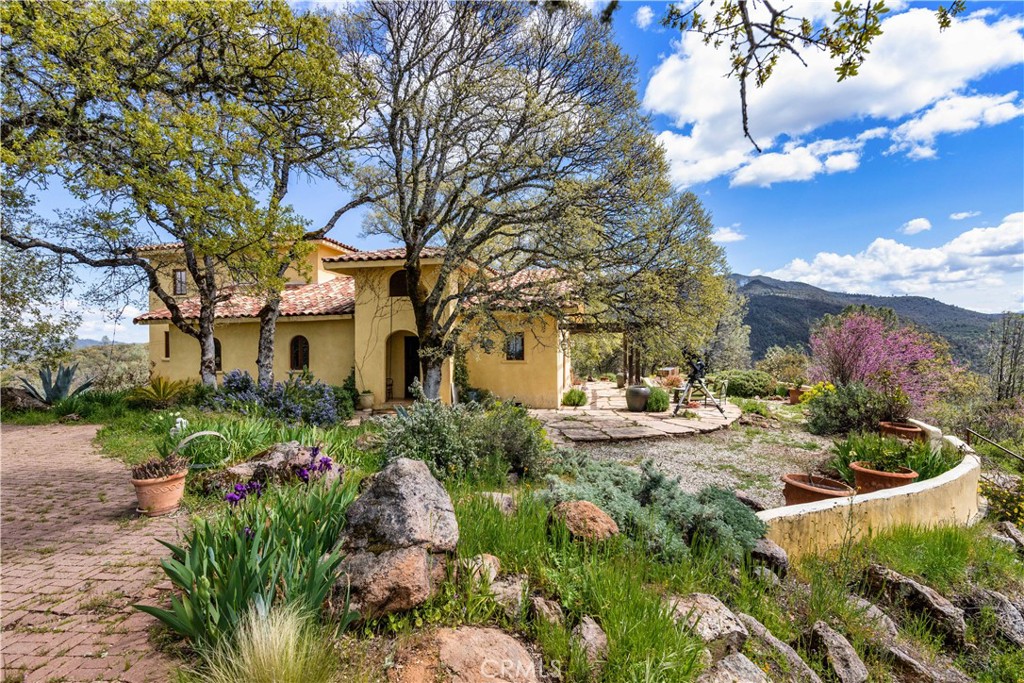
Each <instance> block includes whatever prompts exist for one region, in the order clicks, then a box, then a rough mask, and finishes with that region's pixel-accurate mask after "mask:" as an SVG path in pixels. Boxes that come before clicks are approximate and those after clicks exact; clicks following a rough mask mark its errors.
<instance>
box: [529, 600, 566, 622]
mask: <svg viewBox="0 0 1024 683" xmlns="http://www.w3.org/2000/svg"><path fill="white" fill-rule="evenodd" d="M530 613H531V614H532V615H533V618H534V619H537V620H541V621H546V622H548V623H549V624H553V625H555V626H561V625H562V624H563V623H565V616H564V615H563V613H562V606H561V605H559V604H558V603H557V602H555V601H554V600H548V599H547V598H542V597H540V596H539V595H535V596H533V597H532V598H530Z"/></svg>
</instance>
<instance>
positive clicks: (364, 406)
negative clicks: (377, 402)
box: [359, 389, 373, 410]
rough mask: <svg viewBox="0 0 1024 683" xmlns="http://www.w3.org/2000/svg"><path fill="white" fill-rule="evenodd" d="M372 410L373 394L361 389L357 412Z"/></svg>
mask: <svg viewBox="0 0 1024 683" xmlns="http://www.w3.org/2000/svg"><path fill="white" fill-rule="evenodd" d="M371 408H373V392H372V391H370V390H369V389H363V391H362V392H361V393H360V394H359V410H370V409H371Z"/></svg>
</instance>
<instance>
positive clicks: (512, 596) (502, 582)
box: [490, 574, 527, 621]
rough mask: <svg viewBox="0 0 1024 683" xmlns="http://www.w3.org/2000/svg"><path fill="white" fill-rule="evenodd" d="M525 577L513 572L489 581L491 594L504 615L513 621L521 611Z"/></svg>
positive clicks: (524, 593) (524, 591) (525, 582)
mask: <svg viewBox="0 0 1024 683" xmlns="http://www.w3.org/2000/svg"><path fill="white" fill-rule="evenodd" d="M526 585H527V578H526V575H525V574H513V575H512V576H506V577H503V578H500V579H498V580H496V581H492V582H491V586H490V590H491V595H492V596H494V601H495V602H496V603H498V604H499V605H500V606H501V608H502V610H504V612H505V616H507V617H508V618H509V619H511V620H513V621H515V620H517V619H519V616H520V615H521V614H522V613H523V601H524V599H525V595H526Z"/></svg>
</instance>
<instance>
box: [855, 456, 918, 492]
mask: <svg viewBox="0 0 1024 683" xmlns="http://www.w3.org/2000/svg"><path fill="white" fill-rule="evenodd" d="M850 469H851V470H853V483H854V484H855V485H856V486H857V493H871V492H872V491H881V490H883V489H892V488H896V487H897V486H906V485H907V484H912V483H914V480H915V479H917V472H915V471H914V470H912V469H910V468H908V467H901V468H900V471H899V472H882V471H881V470H873V469H871V463H869V462H866V461H863V460H857V461H854V462H851V463H850Z"/></svg>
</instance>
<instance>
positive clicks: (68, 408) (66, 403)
mask: <svg viewBox="0 0 1024 683" xmlns="http://www.w3.org/2000/svg"><path fill="white" fill-rule="evenodd" d="M126 396H127V394H126V392H124V391H99V390H96V389H94V390H92V391H88V392H86V393H83V394H78V395H77V396H71V397H69V398H65V399H62V400H60V401H57V403H55V404H54V405H53V412H54V413H56V414H57V415H60V416H61V417H64V416H65V415H71V414H75V415H78V416H79V417H80V418H82V419H83V420H88V421H90V422H106V421H108V420H114V419H117V418H119V417H122V416H124V415H125V414H126V413H127V412H128V410H129V407H128V401H127V398H126Z"/></svg>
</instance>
